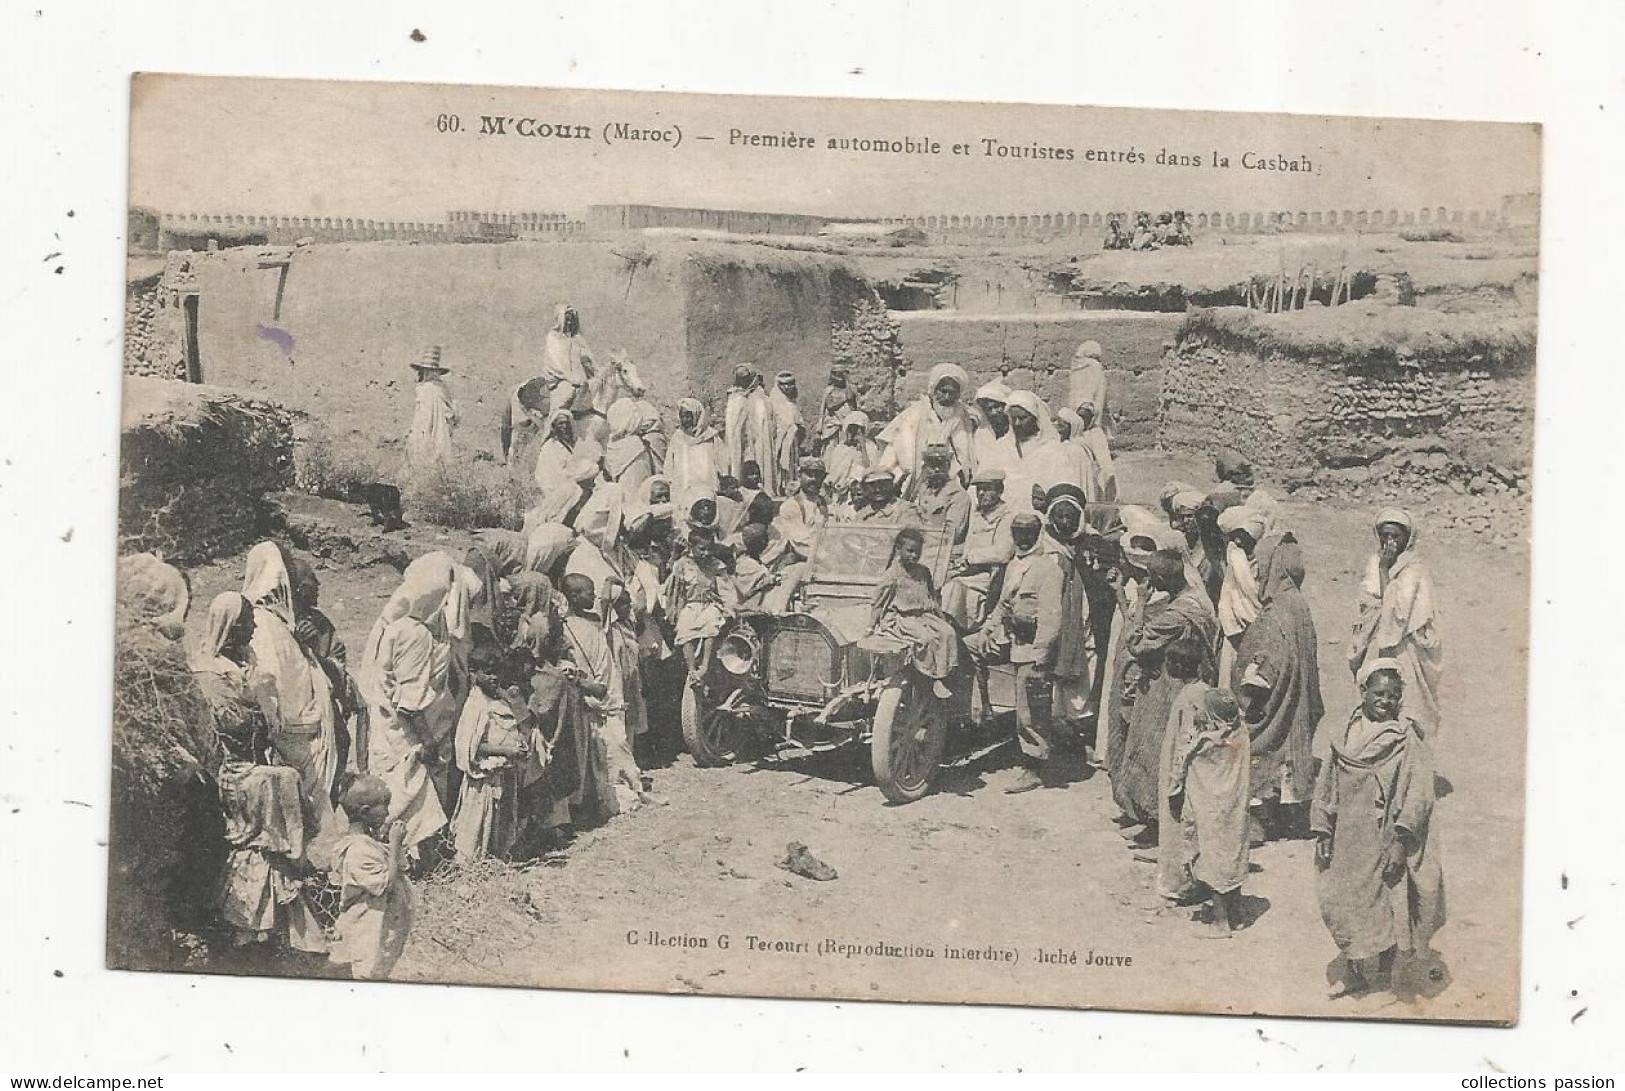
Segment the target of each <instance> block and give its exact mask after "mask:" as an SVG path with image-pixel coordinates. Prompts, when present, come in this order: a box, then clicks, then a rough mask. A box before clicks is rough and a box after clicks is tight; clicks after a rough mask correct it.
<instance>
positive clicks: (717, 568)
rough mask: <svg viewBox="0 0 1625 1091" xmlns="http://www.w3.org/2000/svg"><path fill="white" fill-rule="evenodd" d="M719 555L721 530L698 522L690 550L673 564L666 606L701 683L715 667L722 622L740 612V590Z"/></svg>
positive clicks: (693, 682) (694, 680) (691, 680)
mask: <svg viewBox="0 0 1625 1091" xmlns="http://www.w3.org/2000/svg"><path fill="white" fill-rule="evenodd" d="M716 553H717V532H716V530H715V529H713V528H711V527H708V526H704V525H701V526H696V527H694V528H693V529H692V530H690V531H689V532H688V553H687V554H685V555H684V556H682V557H680V558H678V560H677V563H676V564H675V565H673V566H672V570H671V577H670V578H669V579H668V580H667V581H666V609H667V610H669V611H670V612H671V615H672V620H673V623H674V625H675V627H676V633H675V635H674V636H673V640H672V642H673V643H675V644H676V645H677V647H678V649H679V650H681V651H682V653H683V659H684V661H685V662H686V663H687V664H688V684H689V685H690V686H699V685H702V684H703V683H704V681H705V674H706V671H707V670H708V669H709V668H710V666H711V645H712V643H713V642H714V641H715V638H716V637H718V636H720V635H721V634H722V627H723V624H724V623H725V622H726V621H727V619H728V618H729V617H731V616H732V615H734V614H736V613H738V612H739V591H738V588H737V586H736V585H735V583H734V580H733V576H732V575H731V574H730V573H729V572H728V568H727V566H726V565H725V564H723V562H722V561H721V559H719V558H718V557H717V555H716Z"/></svg>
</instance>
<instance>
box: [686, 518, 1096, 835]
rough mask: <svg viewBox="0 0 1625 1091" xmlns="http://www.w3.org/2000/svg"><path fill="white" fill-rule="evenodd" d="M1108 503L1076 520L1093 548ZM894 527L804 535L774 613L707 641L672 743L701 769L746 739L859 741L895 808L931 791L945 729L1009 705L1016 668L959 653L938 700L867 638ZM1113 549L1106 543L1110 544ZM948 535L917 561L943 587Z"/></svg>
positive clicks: (745, 618)
mask: <svg viewBox="0 0 1625 1091" xmlns="http://www.w3.org/2000/svg"><path fill="white" fill-rule="evenodd" d="M1120 507H1121V504H1120V503H1118V502H1092V503H1091V504H1090V505H1089V509H1088V511H1087V513H1086V516H1085V519H1086V522H1087V525H1088V529H1089V531H1090V532H1091V533H1092V534H1094V535H1096V536H1103V537H1097V539H1096V540H1097V543H1099V544H1100V545H1101V546H1102V548H1107V547H1105V546H1104V542H1105V541H1109V540H1110V538H1111V536H1112V534H1113V531H1114V529H1116V528H1117V527H1119V524H1118V510H1119V508H1120ZM899 529H900V528H899V527H897V526H892V525H888V524H883V523H829V524H826V525H825V526H824V527H823V528H821V529H820V530H819V531H818V533H817V534H816V535H815V536H814V538H813V541H812V544H811V548H810V553H811V556H810V557H809V559H808V561H807V565H806V570H805V575H804V577H803V579H802V582H801V585H800V589H799V590H798V591H797V593H796V595H795V596H794V598H793V600H792V603H791V610H790V612H788V613H784V614H768V613H746V614H742V615H741V616H739V617H737V618H735V619H733V620H732V621H731V622H730V623H729V625H728V626H727V628H725V629H724V630H723V632H722V633H721V634H720V635H719V636H718V637H717V638H716V645H715V647H714V649H713V652H712V655H711V666H710V670H709V671H708V673H707V676H706V678H705V680H704V684H703V685H702V686H700V687H694V686H688V687H685V689H684V692H683V740H684V742H685V743H686V744H687V746H688V751H689V753H690V754H691V755H693V757H694V760H695V761H696V762H697V763H698V764H700V765H724V764H727V763H729V762H731V761H733V760H734V759H735V757H736V756H737V755H738V753H739V752H740V750H741V748H742V747H743V746H744V745H745V744H747V743H748V742H750V741H751V740H753V739H754V740H758V741H759V742H763V743H766V744H768V745H772V746H776V747H778V748H779V749H781V750H787V751H788V750H803V751H804V750H823V749H830V748H833V747H835V746H841V745H846V744H849V743H852V742H858V743H863V742H867V743H868V745H869V760H870V765H871V767H872V768H873V770H874V777H875V783H876V784H877V785H878V786H879V788H880V790H881V791H882V792H883V793H885V796H886V798H887V799H889V800H891V801H892V802H894V803H911V802H913V801H914V800H916V799H919V798H921V797H922V796H924V795H926V794H927V793H928V792H929V791H930V790H931V784H932V780H933V779H934V778H935V776H936V773H937V769H938V767H939V766H940V765H941V763H942V758H943V754H944V751H945V749H946V746H947V741H948V732H949V729H950V725H952V724H959V723H965V722H968V721H969V720H970V719H971V708H972V701H973V698H978V697H979V700H978V701H977V702H976V703H977V705H978V709H979V718H987V717H991V716H994V715H998V714H1001V713H1008V712H1012V711H1014V709H1015V673H1014V669H1013V668H1012V667H1010V666H1009V665H1008V664H1004V665H999V664H995V665H992V666H989V667H988V668H987V670H986V673H985V675H983V676H982V677H980V678H979V677H978V675H977V672H976V670H975V668H974V667H973V665H972V664H971V663H970V662H969V660H968V658H967V657H965V656H963V655H962V656H961V658H960V666H959V669H958V670H957V671H956V672H955V674H954V676H953V677H952V678H950V679H948V680H947V684H948V688H949V690H950V691H951V694H952V696H951V697H949V698H948V699H946V700H943V699H939V698H938V697H936V696H935V695H934V694H933V692H932V686H931V683H930V681H929V680H928V679H926V678H924V677H923V676H922V675H921V674H920V673H919V672H918V671H917V670H916V669H915V668H914V665H913V661H912V655H911V653H910V651H909V649H908V647H907V646H906V645H905V644H904V642H903V641H901V640H897V639H895V638H892V637H888V636H877V635H874V634H873V633H872V632H871V631H870V605H869V604H870V600H871V598H872V597H873V595H874V591H875V588H876V586H877V585H878V584H879V583H880V580H881V576H882V574H883V573H884V572H885V570H886V567H887V565H888V564H889V563H890V560H891V550H892V543H893V541H894V540H895V539H896V536H897V531H898V530H899ZM1109 548H1111V549H1114V548H1115V546H1112V547H1109ZM952 551H953V538H952V535H951V534H950V533H948V531H947V530H946V529H945V528H940V527H939V528H936V529H927V530H926V531H925V550H924V552H923V553H922V555H921V557H920V563H921V564H923V565H925V566H926V567H927V568H929V569H930V570H931V576H932V580H933V581H934V583H935V585H936V586H937V587H939V588H940V587H942V585H943V583H944V581H945V579H946V577H947V574H948V564H949V560H950V556H951V554H952Z"/></svg>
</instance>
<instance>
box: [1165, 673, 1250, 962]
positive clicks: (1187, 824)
mask: <svg viewBox="0 0 1625 1091" xmlns="http://www.w3.org/2000/svg"><path fill="white" fill-rule="evenodd" d="M1207 658H1208V651H1207V649H1206V648H1202V647H1198V646H1197V645H1195V644H1194V643H1190V642H1182V643H1179V644H1175V645H1174V646H1173V647H1171V648H1169V649H1168V654H1167V658H1166V660H1165V663H1166V669H1167V671H1168V675H1169V677H1171V678H1175V679H1177V680H1179V681H1181V682H1183V683H1184V688H1182V689H1181V690H1180V691H1179V695H1178V696H1177V697H1175V698H1174V705H1173V708H1172V710H1170V712H1169V716H1168V730H1167V732H1166V734H1165V735H1164V737H1163V744H1162V777H1161V800H1162V805H1161V814H1160V820H1159V823H1158V828H1159V830H1160V832H1161V837H1160V839H1159V843H1158V846H1157V890H1158V892H1159V893H1160V894H1162V896H1163V897H1165V898H1168V899H1170V900H1173V901H1180V900H1184V899H1188V898H1192V897H1205V898H1206V899H1207V900H1208V901H1209V903H1210V908H1209V911H1210V913H1211V915H1212V921H1213V927H1214V929H1215V930H1216V931H1217V932H1218V933H1219V934H1221V935H1229V934H1230V932H1231V931H1232V930H1234V929H1235V928H1236V927H1237V925H1238V923H1239V910H1240V903H1241V885H1242V883H1243V882H1244V881H1245V880H1246V878H1247V800H1248V765H1249V761H1250V758H1249V748H1248V741H1247V728H1246V726H1245V725H1244V724H1243V723H1242V721H1241V710H1240V708H1239V707H1238V706H1237V704H1236V699H1235V696H1234V695H1233V694H1231V693H1230V691H1229V690H1224V689H1214V688H1213V687H1212V686H1210V685H1208V684H1207V683H1206V682H1204V681H1202V679H1201V677H1200V675H1201V671H1202V665H1203V663H1204V662H1205V661H1206V660H1207Z"/></svg>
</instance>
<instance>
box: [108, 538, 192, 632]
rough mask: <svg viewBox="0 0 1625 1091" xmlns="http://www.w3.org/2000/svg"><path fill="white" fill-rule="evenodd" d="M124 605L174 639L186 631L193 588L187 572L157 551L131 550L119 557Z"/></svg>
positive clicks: (121, 592) (140, 619) (120, 593)
mask: <svg viewBox="0 0 1625 1091" xmlns="http://www.w3.org/2000/svg"><path fill="white" fill-rule="evenodd" d="M118 584H119V600H120V605H121V606H122V607H123V608H124V609H125V610H128V611H133V613H134V614H135V617H134V618H133V619H129V620H135V621H138V622H143V623H146V624H150V625H151V626H152V627H153V628H155V629H157V630H158V631H159V632H160V633H163V634H164V635H165V636H167V637H169V638H170V639H171V640H179V639H180V638H181V635H182V634H183V633H184V632H185V631H186V610H187V608H188V607H189V606H190V605H191V602H192V591H191V588H190V587H189V586H187V583H186V575H185V573H183V572H182V571H181V570H180V569H178V568H176V567H175V566H174V565H172V564H168V563H166V562H165V561H164V559H163V558H162V557H160V556H158V555H157V554H156V553H127V554H125V555H124V556H122V557H120V558H119V559H118Z"/></svg>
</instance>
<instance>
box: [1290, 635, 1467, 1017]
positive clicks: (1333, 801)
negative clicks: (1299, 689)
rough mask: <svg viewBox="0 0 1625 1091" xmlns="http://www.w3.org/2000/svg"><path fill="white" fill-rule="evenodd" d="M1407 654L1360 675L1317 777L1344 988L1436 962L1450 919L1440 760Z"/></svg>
mask: <svg viewBox="0 0 1625 1091" xmlns="http://www.w3.org/2000/svg"><path fill="white" fill-rule="evenodd" d="M1408 671H1409V668H1408V667H1407V666H1406V665H1405V664H1404V663H1402V662H1400V661H1399V660H1395V659H1383V658H1379V657H1376V656H1373V657H1371V658H1370V659H1368V660H1367V661H1366V662H1365V664H1364V665H1363V666H1362V667H1361V668H1360V670H1359V672H1358V673H1357V674H1356V676H1355V682H1356V683H1357V684H1358V685H1359V687H1360V705H1359V707H1357V708H1356V709H1355V710H1354V712H1353V714H1352V715H1351V716H1350V717H1349V720H1348V723H1347V725H1346V726H1344V727H1343V728H1342V729H1341V730H1339V731H1337V732H1335V733H1334V735H1333V738H1332V741H1331V746H1330V754H1329V756H1328V758H1327V760H1326V761H1325V762H1324V763H1322V765H1321V769H1320V775H1319V777H1318V778H1317V779H1316V782H1315V798H1314V806H1313V809H1312V812H1311V815H1310V827H1311V829H1312V830H1313V832H1314V835H1315V868H1316V875H1315V892H1316V894H1317V895H1318V897H1319V900H1320V914H1321V919H1322V920H1324V921H1325V922H1326V928H1327V930H1328V931H1330V932H1331V934H1332V939H1333V940H1335V941H1336V943H1337V949H1338V952H1339V957H1338V960H1337V961H1336V962H1334V963H1333V964H1332V968H1331V970H1332V973H1331V975H1329V976H1332V977H1334V978H1335V979H1336V980H1335V981H1334V984H1335V985H1337V986H1338V987H1339V994H1340V995H1347V994H1356V995H1358V994H1363V993H1366V992H1369V991H1371V990H1373V989H1376V988H1380V987H1382V986H1383V985H1384V984H1385V983H1386V982H1385V980H1384V979H1385V978H1386V979H1389V980H1390V981H1391V980H1392V979H1395V978H1398V979H1401V980H1402V979H1403V977H1404V976H1405V973H1404V971H1405V963H1406V962H1407V961H1409V960H1411V959H1420V960H1424V961H1426V960H1430V959H1431V958H1433V957H1435V956H1433V955H1432V952H1431V950H1430V945H1431V944H1432V941H1433V936H1434V934H1435V933H1437V932H1438V930H1439V929H1440V928H1441V927H1443V926H1444V923H1445V900H1444V872H1443V869H1442V868H1441V867H1440V862H1439V849H1438V834H1437V830H1436V829H1435V827H1434V825H1433V810H1434V802H1435V799H1434V788H1433V784H1434V770H1435V765H1434V760H1433V752H1432V749H1431V747H1430V746H1429V744H1428V741H1427V737H1426V734H1425V732H1424V731H1423V730H1422V728H1421V725H1420V724H1418V723H1417V722H1416V720H1415V719H1414V718H1413V717H1412V716H1411V715H1410V714H1409V712H1407V711H1406V709H1407V702H1406V699H1407V698H1408V697H1409V696H1410V694H1409V693H1408V692H1407V691H1406V689H1405V682H1404V676H1405V675H1406V674H1407V673H1408Z"/></svg>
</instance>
